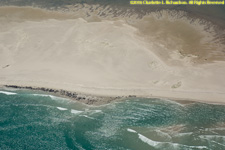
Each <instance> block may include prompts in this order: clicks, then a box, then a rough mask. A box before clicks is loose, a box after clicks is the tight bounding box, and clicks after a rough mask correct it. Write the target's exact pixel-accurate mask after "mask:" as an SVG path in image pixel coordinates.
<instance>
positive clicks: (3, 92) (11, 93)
mask: <svg viewBox="0 0 225 150" xmlns="http://www.w3.org/2000/svg"><path fill="white" fill-rule="evenodd" d="M0 93H2V94H6V95H16V94H17V93H13V92H6V91H0Z"/></svg>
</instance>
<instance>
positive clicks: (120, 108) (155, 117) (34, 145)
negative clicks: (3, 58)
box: [0, 90, 225, 150]
mask: <svg viewBox="0 0 225 150" xmlns="http://www.w3.org/2000/svg"><path fill="white" fill-rule="evenodd" d="M12 93H13V94H12ZM0 113H1V115H0V135H1V136H0V149H81V150H83V149H85V150H99V149H107V150H108V149H118V150H123V149H126V150H127V149H132V150H133V149H141V150H145V149H146V150H149V149H150V150H151V149H160V150H161V149H165V150H181V149H182V150H183V149H193V150H195V149H196V150H198V149H206V150H207V149H217V150H219V149H221V150H222V149H225V127H224V126H225V117H224V116H225V106H220V105H213V104H203V103H190V104H186V105H183V104H180V103H176V102H174V101H169V100H162V99H138V98H136V99H134V98H132V99H127V100H124V101H121V102H116V103H112V104H109V105H105V106H99V107H93V106H87V105H84V104H80V103H77V102H74V101H70V100H65V99H61V98H59V97H54V96H50V95H45V94H44V95H43V94H34V93H26V92H24V91H23V92H21V91H19V92H18V91H13V92H10V91H4V90H1V92H0Z"/></svg>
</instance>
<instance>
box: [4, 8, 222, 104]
mask: <svg viewBox="0 0 225 150" xmlns="http://www.w3.org/2000/svg"><path fill="white" fill-rule="evenodd" d="M79 13H81V11H80V12H79ZM79 13H76V14H75V15H74V14H73V13H72V14H71V13H59V12H49V11H44V10H40V9H33V8H17V7H2V8H0V27H1V28H0V85H19V86H34V87H46V88H53V89H64V90H68V91H76V92H81V93H88V94H94V95H101V96H124V95H137V96H144V97H164V98H173V99H181V100H182V99H183V100H189V99H192V100H197V101H204V102H213V103H218V102H222V103H223V102H225V80H224V74H225V62H224V61H222V60H224V59H225V57H224V44H223V43H222V42H221V40H220V39H219V38H217V37H216V35H217V33H216V32H215V31H214V30H213V28H207V30H206V25H208V24H202V21H199V20H195V21H193V20H192V21H191V20H188V18H185V17H182V18H179V17H175V18H174V17H173V18H171V16H170V13H168V12H166V11H162V12H160V14H161V16H160V17H158V14H154V13H152V14H149V15H148V16H146V17H144V18H143V19H139V20H137V19H135V17H133V18H132V16H131V17H129V18H126V17H121V18H119V17H117V18H112V19H110V18H104V19H101V18H100V17H98V16H91V17H89V18H85V17H83V18H79V17H78V16H79V15H78V14H79ZM26 14H29V15H26ZM33 14H34V15H33ZM33 16H35V17H33ZM178 16H179V13H178ZM207 27H208V26H207Z"/></svg>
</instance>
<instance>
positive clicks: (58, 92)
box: [0, 85, 225, 106]
mask: <svg viewBox="0 0 225 150" xmlns="http://www.w3.org/2000/svg"><path fill="white" fill-rule="evenodd" d="M0 88H2V89H6V90H7V89H15V90H16V89H17V90H20V89H21V90H31V91H40V92H45V93H48V94H52V95H54V96H58V97H62V98H68V99H70V100H75V101H77V102H80V103H84V104H87V105H90V106H100V105H105V104H110V103H112V102H115V101H122V100H123V99H127V98H144V99H145V98H146V99H154V98H156V99H163V100H169V101H175V102H177V103H180V104H184V105H186V104H191V103H196V102H197V103H205V104H213V105H225V102H222V101H205V100H200V99H190V98H176V97H163V96H150V95H149V96H144V95H142V96H141V95H123V96H121V95H120V96H112V95H111V96H109V95H105V96H103V95H101V96H100V95H94V94H88V93H82V92H75V91H68V90H63V89H54V88H45V87H34V86H17V85H0Z"/></svg>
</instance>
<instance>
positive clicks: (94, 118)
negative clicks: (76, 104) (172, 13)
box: [79, 115, 95, 119]
mask: <svg viewBox="0 0 225 150" xmlns="http://www.w3.org/2000/svg"><path fill="white" fill-rule="evenodd" d="M79 116H83V117H86V118H89V119H95V118H93V117H89V116H87V115H79Z"/></svg>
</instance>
